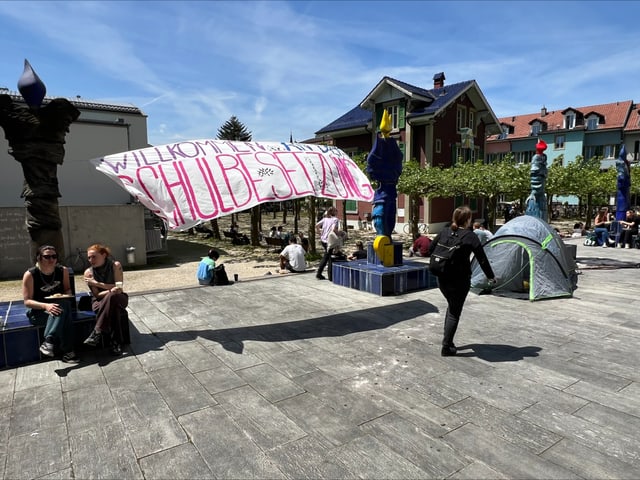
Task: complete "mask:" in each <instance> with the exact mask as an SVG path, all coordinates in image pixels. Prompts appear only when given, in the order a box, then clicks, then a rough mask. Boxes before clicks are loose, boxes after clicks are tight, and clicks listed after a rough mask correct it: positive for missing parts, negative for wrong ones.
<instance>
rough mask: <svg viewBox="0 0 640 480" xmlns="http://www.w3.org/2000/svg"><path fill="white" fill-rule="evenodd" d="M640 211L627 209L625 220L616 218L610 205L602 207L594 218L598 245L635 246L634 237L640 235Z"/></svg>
mask: <svg viewBox="0 0 640 480" xmlns="http://www.w3.org/2000/svg"><path fill="white" fill-rule="evenodd" d="M639 225H640V213H636V212H635V211H634V210H627V211H626V213H625V218H624V220H615V218H614V217H613V215H612V214H611V213H610V212H609V208H608V207H602V208H601V209H600V210H599V211H598V213H597V214H596V216H595V218H594V219H593V233H594V235H595V241H596V245H598V246H600V247H604V248H607V247H616V246H619V247H620V248H624V247H625V245H626V247H627V248H633V247H634V245H633V237H634V236H637V235H638V226H639Z"/></svg>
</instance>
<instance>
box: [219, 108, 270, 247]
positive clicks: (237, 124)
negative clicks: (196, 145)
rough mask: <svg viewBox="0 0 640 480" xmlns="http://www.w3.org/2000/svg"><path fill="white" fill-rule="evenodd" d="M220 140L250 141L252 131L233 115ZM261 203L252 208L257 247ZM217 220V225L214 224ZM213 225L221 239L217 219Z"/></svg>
mask: <svg viewBox="0 0 640 480" xmlns="http://www.w3.org/2000/svg"><path fill="white" fill-rule="evenodd" d="M218 140H231V141H234V142H250V141H251V132H250V131H248V130H247V127H245V126H244V124H243V123H242V122H241V121H240V120H238V118H237V117H236V116H235V115H233V116H232V117H231V118H230V119H229V120H227V121H226V122H224V124H223V125H222V126H221V127H220V128H219V129H218ZM260 211H261V210H260V205H256V206H255V207H252V208H251V245H253V246H254V247H257V246H259V245H260V220H261V213H260ZM214 222H215V226H214ZM211 225H212V227H214V228H213V231H214V235H216V232H217V237H216V238H218V239H220V231H219V228H218V222H217V220H213V221H212V222H211Z"/></svg>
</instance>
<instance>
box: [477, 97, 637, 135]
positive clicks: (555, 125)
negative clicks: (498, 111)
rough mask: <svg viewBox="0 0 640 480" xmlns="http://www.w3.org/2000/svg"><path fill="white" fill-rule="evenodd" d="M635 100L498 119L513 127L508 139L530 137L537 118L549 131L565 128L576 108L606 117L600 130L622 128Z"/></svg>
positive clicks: (600, 125)
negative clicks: (568, 117) (569, 111)
mask: <svg viewBox="0 0 640 480" xmlns="http://www.w3.org/2000/svg"><path fill="white" fill-rule="evenodd" d="M632 104H633V102H632V101H631V100H625V101H623V102H615V103H604V104H602V105H588V106H585V107H578V108H576V107H569V108H566V109H564V110H554V111H551V112H547V114H546V115H544V116H542V112H538V113H528V114H525V115H515V116H512V117H502V118H499V119H498V120H499V121H500V123H501V124H505V125H509V126H511V127H513V133H510V134H509V135H508V137H507V139H515V138H526V137H529V136H530V135H529V134H530V132H531V123H533V122H534V121H535V120H539V121H540V122H545V123H546V124H547V131H549V130H556V129H563V125H564V114H563V112H566V111H567V110H575V111H576V112H579V113H581V114H582V115H585V116H586V115H588V114H590V113H597V114H599V115H600V116H601V117H604V123H600V124H599V125H598V130H605V129H611V128H622V127H623V126H624V124H625V121H626V119H627V114H628V113H629V110H630V109H631V105H632ZM582 128H585V126H584V125H577V126H576V127H575V129H582ZM497 139H498V135H492V136H490V137H488V138H487V140H488V141H491V140H497Z"/></svg>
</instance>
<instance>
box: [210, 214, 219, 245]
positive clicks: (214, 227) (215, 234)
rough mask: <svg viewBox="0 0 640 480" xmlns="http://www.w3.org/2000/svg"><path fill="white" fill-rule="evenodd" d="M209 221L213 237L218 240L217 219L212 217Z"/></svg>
mask: <svg viewBox="0 0 640 480" xmlns="http://www.w3.org/2000/svg"><path fill="white" fill-rule="evenodd" d="M209 223H210V224H211V230H212V231H213V238H215V239H216V240H220V225H218V219H217V218H214V219H213V220H211V221H210V222H209Z"/></svg>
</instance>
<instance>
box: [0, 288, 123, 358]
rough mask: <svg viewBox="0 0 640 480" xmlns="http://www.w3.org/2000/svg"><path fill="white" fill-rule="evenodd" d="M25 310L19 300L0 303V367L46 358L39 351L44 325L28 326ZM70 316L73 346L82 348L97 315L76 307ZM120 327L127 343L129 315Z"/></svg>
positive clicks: (77, 299)
mask: <svg viewBox="0 0 640 480" xmlns="http://www.w3.org/2000/svg"><path fill="white" fill-rule="evenodd" d="M83 296H87V294H86V293H85V294H79V295H76V305H77V302H79V300H80V297H83ZM26 311H27V308H26V307H25V306H24V303H23V301H22V300H13V301H9V302H0V368H7V367H17V366H20V365H24V364H27V363H32V362H37V361H39V360H42V359H44V358H48V357H43V356H42V354H41V353H40V350H39V347H40V344H41V343H42V342H43V341H44V338H43V333H44V327H34V326H33V325H31V323H30V322H29V319H28V318H27V314H26ZM72 315H73V326H74V329H73V332H74V343H75V348H76V350H82V349H83V348H84V345H83V343H82V342H83V341H84V339H85V338H87V337H88V336H89V334H90V333H91V331H92V330H93V327H94V326H95V323H96V316H95V313H93V312H91V311H80V310H75V309H74V310H73V313H72ZM121 328H122V337H123V343H125V344H129V343H130V338H129V318H128V315H123V316H122V325H121ZM103 346H104V345H103Z"/></svg>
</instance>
